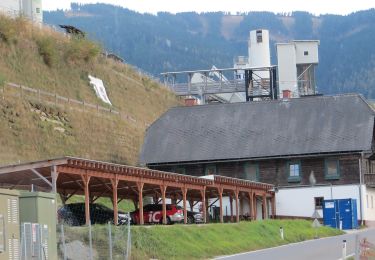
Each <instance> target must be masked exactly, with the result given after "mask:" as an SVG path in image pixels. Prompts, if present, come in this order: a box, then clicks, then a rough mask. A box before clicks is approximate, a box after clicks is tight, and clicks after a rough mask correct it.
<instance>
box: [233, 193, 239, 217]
mask: <svg viewBox="0 0 375 260" xmlns="http://www.w3.org/2000/svg"><path fill="white" fill-rule="evenodd" d="M238 195H239V191H238V189H236V190H235V192H234V196H235V200H236V222H237V223H239V222H240V208H239V204H240V203H239V201H238Z"/></svg>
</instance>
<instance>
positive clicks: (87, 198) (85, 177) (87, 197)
mask: <svg viewBox="0 0 375 260" xmlns="http://www.w3.org/2000/svg"><path fill="white" fill-rule="evenodd" d="M81 178H82V181H83V185H84V189H85V216H86V225H89V224H90V190H89V182H90V178H91V176H89V175H87V174H86V175H81Z"/></svg>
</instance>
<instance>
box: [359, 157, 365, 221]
mask: <svg viewBox="0 0 375 260" xmlns="http://www.w3.org/2000/svg"><path fill="white" fill-rule="evenodd" d="M363 157H364V156H363V152H361V158H360V159H359V160H358V161H359V163H358V164H359V208H360V214H361V226H363V223H364V221H363V203H362V182H363V179H362V160H363Z"/></svg>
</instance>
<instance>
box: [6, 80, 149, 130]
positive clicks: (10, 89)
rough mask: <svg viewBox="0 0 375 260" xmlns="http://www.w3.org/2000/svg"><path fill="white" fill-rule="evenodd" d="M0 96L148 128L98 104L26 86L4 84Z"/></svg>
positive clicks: (144, 124)
mask: <svg viewBox="0 0 375 260" xmlns="http://www.w3.org/2000/svg"><path fill="white" fill-rule="evenodd" d="M0 93H1V94H0V95H1V97H2V99H6V98H8V97H9V96H11V97H15V96H16V97H20V98H24V99H27V100H31V101H36V102H40V103H46V104H48V105H54V106H59V107H63V108H65V109H70V110H77V111H81V112H86V111H88V112H93V113H97V114H100V115H106V114H108V115H116V116H118V117H119V118H120V119H122V120H126V121H128V122H130V123H132V124H134V125H135V124H138V125H143V126H146V127H147V126H148V124H147V123H145V122H142V121H139V120H137V119H135V118H134V117H132V116H130V115H128V114H126V113H123V112H122V111H119V110H115V109H112V108H107V107H103V106H100V105H99V104H91V103H88V102H85V101H79V100H76V99H72V98H68V97H63V96H60V95H58V94H57V93H51V92H47V91H44V90H41V89H35V88H30V87H27V86H23V85H19V84H15V83H11V82H6V83H5V84H4V85H3V86H2V87H0Z"/></svg>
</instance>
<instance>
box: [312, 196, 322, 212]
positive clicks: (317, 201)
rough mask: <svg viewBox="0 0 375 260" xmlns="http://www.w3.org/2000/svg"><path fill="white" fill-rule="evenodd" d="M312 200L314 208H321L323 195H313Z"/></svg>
mask: <svg viewBox="0 0 375 260" xmlns="http://www.w3.org/2000/svg"><path fill="white" fill-rule="evenodd" d="M314 201H315V209H322V208H323V201H324V197H315V198H314Z"/></svg>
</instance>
